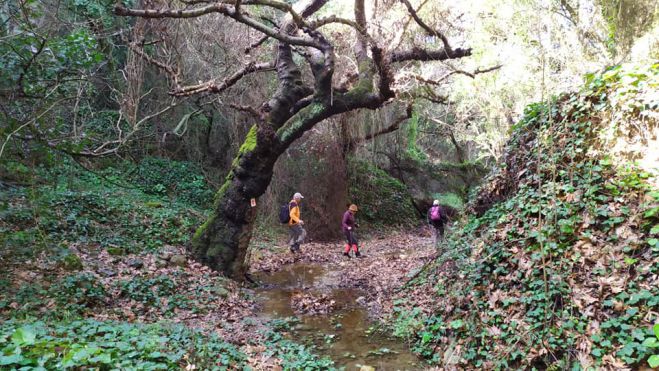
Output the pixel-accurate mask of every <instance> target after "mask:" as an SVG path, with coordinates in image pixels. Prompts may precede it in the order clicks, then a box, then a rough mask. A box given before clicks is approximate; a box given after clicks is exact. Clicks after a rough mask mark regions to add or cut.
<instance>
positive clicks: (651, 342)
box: [643, 338, 659, 348]
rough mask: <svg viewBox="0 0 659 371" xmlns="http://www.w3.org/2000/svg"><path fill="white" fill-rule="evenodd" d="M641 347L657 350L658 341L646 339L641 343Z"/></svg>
mask: <svg viewBox="0 0 659 371" xmlns="http://www.w3.org/2000/svg"><path fill="white" fill-rule="evenodd" d="M643 346H645V347H648V348H657V347H659V340H657V338H647V339H645V340H644V341H643Z"/></svg>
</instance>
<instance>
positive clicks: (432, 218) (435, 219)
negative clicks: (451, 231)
mask: <svg viewBox="0 0 659 371" xmlns="http://www.w3.org/2000/svg"><path fill="white" fill-rule="evenodd" d="M443 214H444V210H442V207H441V206H440V205H439V200H435V201H433V203H432V207H431V208H430V209H428V224H430V225H432V227H433V228H432V229H433V233H432V239H433V245H434V246H435V247H436V246H437V243H438V242H439V240H440V239H442V238H444V215H443Z"/></svg>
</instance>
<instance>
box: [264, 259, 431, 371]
mask: <svg viewBox="0 0 659 371" xmlns="http://www.w3.org/2000/svg"><path fill="white" fill-rule="evenodd" d="M256 278H257V279H258V281H259V282H261V284H262V287H261V288H260V289H258V290H257V297H258V300H259V301H260V304H261V315H262V316H265V317H267V318H271V319H277V318H285V317H291V316H296V317H297V318H299V319H300V323H299V324H297V325H296V329H295V331H294V332H293V334H294V335H293V339H294V340H296V341H298V342H301V343H305V342H312V343H313V344H314V345H316V347H317V352H318V353H319V354H321V355H325V356H328V357H330V358H331V359H332V360H333V361H334V362H335V366H336V367H345V369H346V370H348V371H352V370H359V368H360V367H361V366H371V367H374V368H375V369H376V370H419V369H422V368H423V366H422V364H421V363H420V360H419V359H418V358H417V357H416V356H415V355H414V354H412V353H411V352H410V351H409V350H408V349H407V346H406V344H404V343H403V341H402V340H400V339H392V338H389V337H387V336H386V334H383V333H382V332H381V331H373V329H374V327H375V326H376V325H377V324H376V323H374V322H373V321H370V320H369V318H368V312H367V310H366V308H364V307H363V306H361V305H359V302H360V301H361V300H363V298H362V297H361V296H362V294H363V293H361V292H360V291H359V290H353V289H346V288H340V287H339V286H338V284H339V276H338V273H337V272H332V271H331V270H329V269H328V268H327V267H325V266H322V265H318V264H293V265H289V266H286V267H284V268H283V269H282V270H281V271H278V272H275V273H270V274H265V273H259V274H257V275H256ZM296 295H312V296H315V297H320V296H325V297H327V298H329V300H333V301H334V302H333V309H332V310H331V311H329V313H326V314H315V315H305V314H296V313H295V311H294V309H293V304H292V299H293V297H294V296H296ZM329 300H328V301H329ZM370 332H372V334H369V333H370Z"/></svg>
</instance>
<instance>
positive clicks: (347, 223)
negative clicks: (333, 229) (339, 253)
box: [341, 204, 362, 258]
mask: <svg viewBox="0 0 659 371" xmlns="http://www.w3.org/2000/svg"><path fill="white" fill-rule="evenodd" d="M356 212H357V205H355V204H352V205H350V206H349V207H348V210H346V212H345V213H343V221H342V222H341V229H342V230H343V234H345V236H346V240H347V243H346V248H345V251H344V252H343V255H345V256H347V257H350V247H352V249H353V250H354V251H355V256H356V257H358V258H361V257H362V254H360V253H359V247H358V246H357V244H358V242H357V238H356V237H355V228H357V226H358V225H357V223H356V222H355V213H356Z"/></svg>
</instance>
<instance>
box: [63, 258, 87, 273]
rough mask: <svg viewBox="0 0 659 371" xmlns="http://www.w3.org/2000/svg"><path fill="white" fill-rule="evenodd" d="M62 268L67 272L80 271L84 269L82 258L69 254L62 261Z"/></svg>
mask: <svg viewBox="0 0 659 371" xmlns="http://www.w3.org/2000/svg"><path fill="white" fill-rule="evenodd" d="M62 266H63V267H64V269H66V270H67V271H70V272H72V271H79V270H81V269H82V268H83V266H82V260H81V259H80V257H79V256H78V255H76V254H69V255H66V256H65V257H64V259H62Z"/></svg>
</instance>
